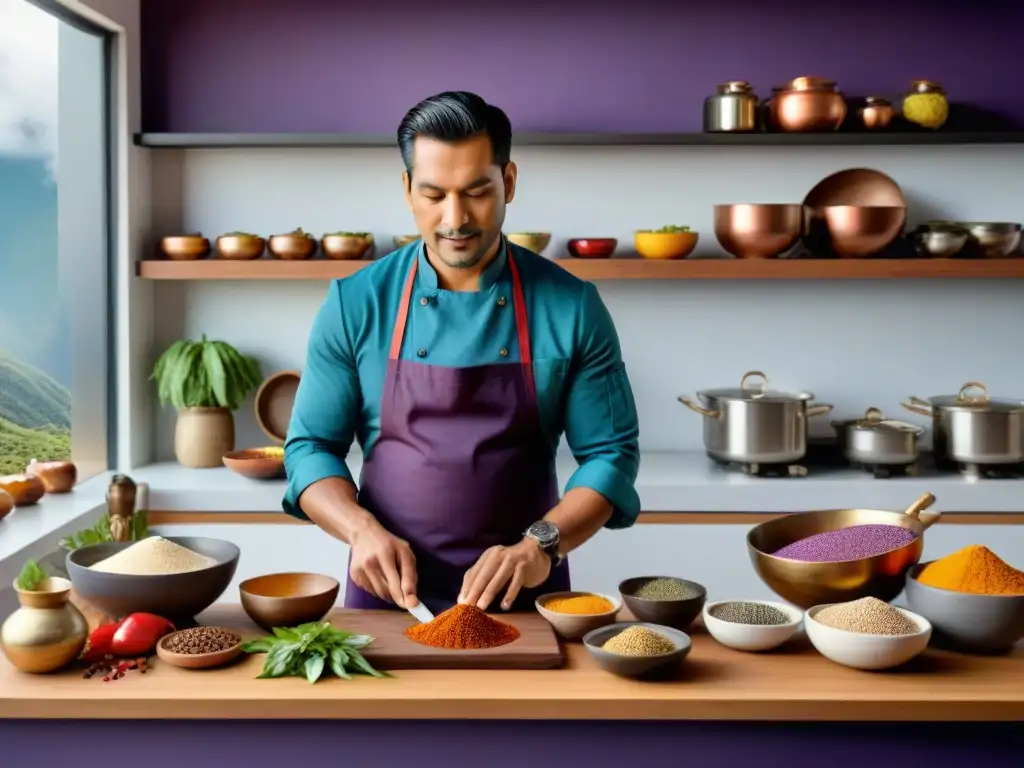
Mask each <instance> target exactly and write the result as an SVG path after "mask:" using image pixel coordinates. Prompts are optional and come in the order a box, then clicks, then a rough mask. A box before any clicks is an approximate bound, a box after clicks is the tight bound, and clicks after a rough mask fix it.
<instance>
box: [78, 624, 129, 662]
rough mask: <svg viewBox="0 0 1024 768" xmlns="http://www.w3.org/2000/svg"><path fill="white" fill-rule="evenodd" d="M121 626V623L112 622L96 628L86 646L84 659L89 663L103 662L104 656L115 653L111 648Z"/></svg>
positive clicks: (83, 652) (83, 653) (83, 654)
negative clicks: (115, 634)
mask: <svg viewBox="0 0 1024 768" xmlns="http://www.w3.org/2000/svg"><path fill="white" fill-rule="evenodd" d="M119 626H120V622H117V621H112V622H110V623H108V624H102V625H100V626H98V627H96V629H94V630H93V631H92V633H91V634H90V635H89V639H88V641H87V642H86V644H85V650H84V651H82V659H83V660H85V661H89V662H95V661H103V657H104V656H106V655H107V654H108V653H113V650H111V648H112V645H113V642H114V633H115V632H117V628H118V627H119Z"/></svg>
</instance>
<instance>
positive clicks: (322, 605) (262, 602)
mask: <svg viewBox="0 0 1024 768" xmlns="http://www.w3.org/2000/svg"><path fill="white" fill-rule="evenodd" d="M340 587H341V585H340V584H339V583H338V580H337V579H335V578H332V577H330V576H323V575H321V574H319V573H271V574H267V575H266V576H255V577H254V578H251V579H246V580H245V581H243V582H242V583H241V584H240V585H239V586H238V591H239V593H240V595H241V599H242V608H244V609H245V612H246V613H247V614H248V615H249V618H250V619H252V620H253V622H254V623H255V624H256V625H257V626H259V627H260V628H261V629H265V630H267V631H268V632H269V631H271V630H272V629H273V628H274V627H294V626H298V625H299V624H305V623H307V622H310V621H320V619H322V618H323V617H324V616H326V615H327V614H328V613H329V612H330V610H331V608H333V607H334V602H335V600H337V599H338V590H339V589H340Z"/></svg>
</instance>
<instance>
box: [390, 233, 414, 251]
mask: <svg viewBox="0 0 1024 768" xmlns="http://www.w3.org/2000/svg"><path fill="white" fill-rule="evenodd" d="M419 239H420V236H419V235H395V236H394V238H392V240H393V242H394V244H395V248H404V247H405V246H407V245H408V244H409V243H414V242H416V241H417V240H419Z"/></svg>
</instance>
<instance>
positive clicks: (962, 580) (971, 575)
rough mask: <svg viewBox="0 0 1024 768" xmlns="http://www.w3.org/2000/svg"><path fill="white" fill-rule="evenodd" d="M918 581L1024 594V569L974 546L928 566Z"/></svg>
mask: <svg viewBox="0 0 1024 768" xmlns="http://www.w3.org/2000/svg"><path fill="white" fill-rule="evenodd" d="M917 580H918V581H919V582H920V583H922V584H926V585H928V586H929V587H936V588H938V589H948V590H952V591H953V592H969V593H971V594H975V595H1024V572H1021V571H1018V570H1017V569H1016V568H1013V567H1011V566H1009V565H1007V564H1006V563H1004V562H1003V561H1002V560H1001V559H1000V558H999V557H998V556H997V555H996V554H995V553H994V552H993V551H992V550H990V549H989V548H988V547H981V546H977V545H971V546H969V547H964V548H963V549H961V550H958V551H956V552H954V553H953V554H951V555H947V556H946V557H944V558H942V559H941V560H936V561H935V562H933V563H929V564H928V565H926V566H925V567H924V568H923V569H922V570H921V572H920V573H919V574H918V575H917Z"/></svg>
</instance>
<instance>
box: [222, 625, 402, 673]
mask: <svg viewBox="0 0 1024 768" xmlns="http://www.w3.org/2000/svg"><path fill="white" fill-rule="evenodd" d="M373 641H374V638H373V637H371V636H370V635H356V634H353V633H351V632H345V631H344V630H341V629H336V628H335V627H332V626H331V625H330V624H329V623H328V622H326V621H319V622H311V623H308V624H300V625H299V626H297V627H274V633H273V634H272V635H269V636H267V637H261V638H258V639H256V640H249V641H248V642H246V643H245V644H244V645H243V646H242V650H244V651H245V652H246V653H265V654H266V657H265V658H264V660H263V669H262V671H261V672H260V674H259V675H258V676H257V677H260V678H272V677H304V678H306V680H308V681H309V682H310V683H315V682H316V681H317V680H319V679H320V678H321V677H322V676H323V674H324V672H331V673H333V674H334V676H335V677H340V678H341V679H342V680H351V679H352V677H353V676H355V675H369V676H370V677H378V678H381V677H386V676H387V675H386V674H385V673H383V672H380V671H378V670H376V669H374V668H373V666H372V665H371V664H370V663H369V662H368V661H367V660H366V659H365V658H363V654H362V653H361V651H362V649H363V648H366V647H367V646H368V645H370V644H371V643H372V642H373Z"/></svg>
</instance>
